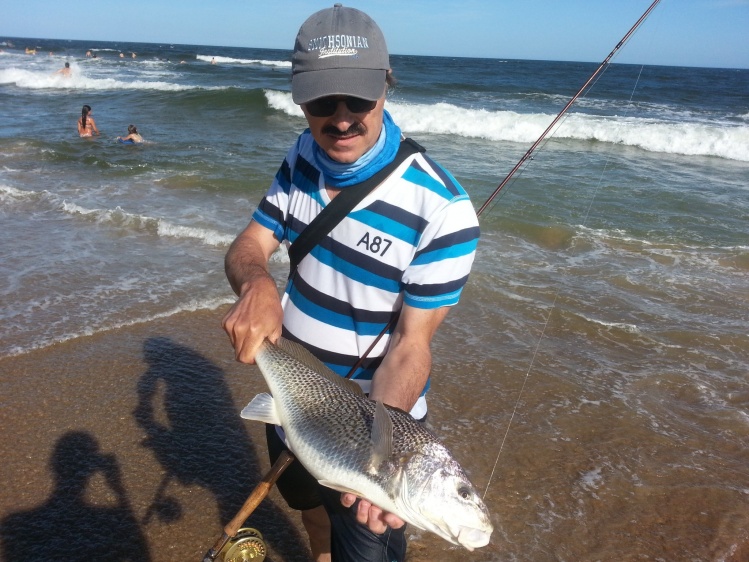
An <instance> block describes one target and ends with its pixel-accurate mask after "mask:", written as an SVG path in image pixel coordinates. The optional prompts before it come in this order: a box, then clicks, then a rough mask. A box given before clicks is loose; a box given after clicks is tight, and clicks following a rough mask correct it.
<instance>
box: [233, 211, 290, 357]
mask: <svg viewBox="0 0 749 562" xmlns="http://www.w3.org/2000/svg"><path fill="white" fill-rule="evenodd" d="M277 247H278V241H277V240H276V239H275V238H274V237H273V233H272V232H271V231H270V230H268V229H266V228H264V227H262V226H260V225H259V224H257V223H255V222H250V224H249V225H248V227H247V228H246V229H245V230H244V231H243V232H242V233H240V235H239V236H237V239H236V240H234V242H233V243H232V245H231V247H230V248H229V251H228V252H227V254H226V263H225V265H226V276H227V278H228V279H229V283H230V284H231V286H232V288H233V289H234V291H235V292H236V293H237V295H239V300H237V302H235V303H234V305H233V306H232V307H231V308H230V309H229V312H227V313H226V315H225V316H224V319H223V321H222V322H221V325H222V326H223V328H224V330H225V331H226V333H227V334H228V335H229V340H231V344H232V345H233V346H234V355H235V357H236V359H237V361H240V362H242V363H254V362H255V355H256V354H257V352H258V349H259V348H260V345H261V344H262V343H263V340H264V339H265V338H268V339H269V340H270V341H271V342H273V343H275V342H276V341H277V340H278V338H280V337H281V327H282V324H283V309H282V307H281V298H280V296H279V294H278V288H277V287H276V282H275V281H274V279H273V277H272V276H271V274H270V273H269V272H268V269H267V265H268V259H269V258H270V255H271V254H272V253H273V251H274V250H275V249H276V248H277Z"/></svg>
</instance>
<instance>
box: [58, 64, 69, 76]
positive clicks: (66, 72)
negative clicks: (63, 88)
mask: <svg viewBox="0 0 749 562" xmlns="http://www.w3.org/2000/svg"><path fill="white" fill-rule="evenodd" d="M70 72H71V68H70V63H69V62H66V63H65V66H64V67H62V68H61V69H60V70H58V71H57V72H56V73H55V74H62V75H63V76H70Z"/></svg>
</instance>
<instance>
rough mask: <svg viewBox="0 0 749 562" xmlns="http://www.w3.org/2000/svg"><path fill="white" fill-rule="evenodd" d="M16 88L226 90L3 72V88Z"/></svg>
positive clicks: (76, 74) (77, 74)
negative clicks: (10, 85) (4, 86)
mask: <svg viewBox="0 0 749 562" xmlns="http://www.w3.org/2000/svg"><path fill="white" fill-rule="evenodd" d="M9 84H13V85H15V86H17V87H19V88H26V89H29V90H47V89H67V90H158V91H165V92H180V91H187V90H225V89H227V87H225V86H185V85H184V84H175V83H173V82H164V81H160V80H156V81H149V80H133V81H131V82H128V81H124V80H115V79H114V78H89V77H87V76H85V75H83V74H81V73H80V72H76V71H75V70H74V71H73V74H72V75H71V76H69V77H66V76H62V75H60V74H55V73H53V74H50V73H48V72H32V71H30V70H23V69H18V68H7V69H4V70H0V85H9Z"/></svg>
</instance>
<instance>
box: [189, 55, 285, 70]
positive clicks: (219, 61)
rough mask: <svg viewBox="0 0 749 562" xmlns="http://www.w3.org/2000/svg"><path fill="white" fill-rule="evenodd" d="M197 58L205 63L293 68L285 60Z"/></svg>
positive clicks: (204, 56)
mask: <svg viewBox="0 0 749 562" xmlns="http://www.w3.org/2000/svg"><path fill="white" fill-rule="evenodd" d="M195 58H196V59H198V60H202V61H204V62H211V61H212V60H215V61H216V63H217V64H250V65H260V66H272V67H277V68H291V61H284V60H261V59H236V58H232V57H220V56H214V55H196V56H195Z"/></svg>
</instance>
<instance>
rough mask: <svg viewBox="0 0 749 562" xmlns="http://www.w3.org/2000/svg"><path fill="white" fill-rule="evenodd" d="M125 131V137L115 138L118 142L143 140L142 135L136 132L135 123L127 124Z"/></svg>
mask: <svg viewBox="0 0 749 562" xmlns="http://www.w3.org/2000/svg"><path fill="white" fill-rule="evenodd" d="M127 133H128V135H127V136H126V137H117V140H118V141H120V142H133V143H136V144H139V143H142V142H143V137H141V136H140V135H139V134H138V129H137V128H136V127H135V125H128V127H127Z"/></svg>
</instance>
